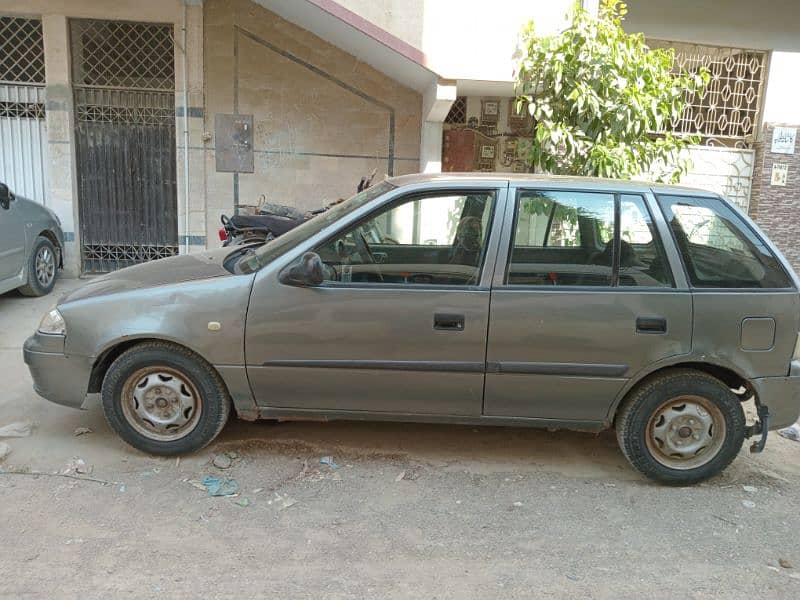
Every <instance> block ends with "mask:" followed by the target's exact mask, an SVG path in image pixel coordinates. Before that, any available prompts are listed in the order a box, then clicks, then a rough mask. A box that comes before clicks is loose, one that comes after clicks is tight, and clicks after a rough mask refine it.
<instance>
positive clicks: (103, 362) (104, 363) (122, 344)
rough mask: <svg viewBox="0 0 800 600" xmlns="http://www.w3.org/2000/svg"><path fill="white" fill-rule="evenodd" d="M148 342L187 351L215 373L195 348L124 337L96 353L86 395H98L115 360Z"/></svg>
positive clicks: (166, 339) (162, 339) (176, 342)
mask: <svg viewBox="0 0 800 600" xmlns="http://www.w3.org/2000/svg"><path fill="white" fill-rule="evenodd" d="M149 342H161V343H166V344H172V345H174V346H177V347H180V348H183V349H185V350H188V351H189V352H191V353H192V354H194V355H196V356H197V357H198V358H200V359H201V360H203V361H204V362H206V363H207V364H208V365H209V366H210V367H211V368H212V369H214V371H215V372H216V368H215V367H214V365H213V364H212V363H211V361H209V360H208V359H207V358H206V357H204V356H203V355H202V354H201V353H200V352H198V351H197V349H196V348H192V347H191V346H188V345H187V344H184V343H182V342H181V341H179V340H174V339H171V338H169V337H164V336H156V335H141V336H136V337H125V338H121V339H117V340H114V341H112V342H109V343H108V344H106V345H105V346H104V347H103V349H102V350H101V351H100V352H98V353H97V357H96V358H95V359H94V362H93V363H92V371H91V374H90V376H89V388H88V390H87V391H88V393H90V394H98V393H100V391H101V389H102V387H103V379H105V376H106V373H107V372H108V369H109V368H110V367H111V365H112V363H113V362H114V361H115V360H117V358H119V357H120V356H121V355H122V354H123V353H124V352H126V351H128V350H130V349H131V348H135V347H136V346H140V345H142V344H146V343H149ZM217 374H219V373H217ZM223 382H224V380H223Z"/></svg>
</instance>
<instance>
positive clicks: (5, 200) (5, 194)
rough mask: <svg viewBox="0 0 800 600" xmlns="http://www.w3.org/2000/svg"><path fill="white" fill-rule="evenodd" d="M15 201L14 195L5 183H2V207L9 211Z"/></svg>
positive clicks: (0, 193)
mask: <svg viewBox="0 0 800 600" xmlns="http://www.w3.org/2000/svg"><path fill="white" fill-rule="evenodd" d="M13 199H14V194H12V193H11V190H9V189H8V186H7V185H6V184H5V183H0V206H2V207H3V208H4V209H6V210H8V208H9V207H10V206H11V201H12V200H13Z"/></svg>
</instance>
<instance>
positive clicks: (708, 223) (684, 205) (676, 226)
mask: <svg viewBox="0 0 800 600" xmlns="http://www.w3.org/2000/svg"><path fill="white" fill-rule="evenodd" d="M658 201H659V203H660V205H661V208H662V210H663V211H664V216H665V217H666V219H667V221H668V222H669V224H670V227H671V228H672V232H673V233H674V235H675V240H676V241H677V243H678V249H679V250H680V252H681V257H682V259H683V262H684V265H685V266H686V271H687V273H688V275H689V281H690V282H691V284H692V285H693V286H695V287H701V288H787V287H791V285H792V284H791V281H790V280H789V278H788V276H787V275H786V272H785V271H784V270H783V268H782V267H781V265H780V263H779V262H778V260H777V258H775V256H774V255H773V254H772V252H770V250H769V248H767V246H766V245H765V244H764V242H762V241H761V240H760V239H759V238H758V237H757V236H756V234H755V233H754V232H753V231H752V230H751V229H750V228H749V227H748V226H747V225H746V224H745V223H744V221H742V219H741V218H740V217H739V216H738V215H737V214H736V213H735V212H734V211H733V210H731V209H730V208H729V207H728V206H726V205H725V203H724V202H722V201H721V200H720V199H718V198H700V197H689V196H660V197H659V198H658Z"/></svg>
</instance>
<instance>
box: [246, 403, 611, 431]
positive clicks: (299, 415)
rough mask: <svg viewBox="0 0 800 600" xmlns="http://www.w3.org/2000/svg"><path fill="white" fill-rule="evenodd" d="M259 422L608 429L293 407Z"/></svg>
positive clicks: (265, 413) (262, 410)
mask: <svg viewBox="0 0 800 600" xmlns="http://www.w3.org/2000/svg"><path fill="white" fill-rule="evenodd" d="M257 412H258V418H259V419H275V420H278V421H323V422H324V421H398V422H403V423H443V424H449V425H494V426H500V427H534V428H539V429H569V430H572V431H585V432H591V433H596V432H598V431H602V430H603V429H607V428H608V426H609V425H608V423H604V422H602V421H574V420H562V419H535V418H529V417H490V416H465V415H432V414H421V413H390V412H368V411H348V410H327V411H325V410H310V409H309V410H304V409H295V408H270V407H268V406H261V407H258V409H257Z"/></svg>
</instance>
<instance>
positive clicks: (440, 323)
mask: <svg viewBox="0 0 800 600" xmlns="http://www.w3.org/2000/svg"><path fill="white" fill-rule="evenodd" d="M433 328H434V329H443V330H447V331H464V315H454V314H451V313H436V314H435V315H433Z"/></svg>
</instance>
